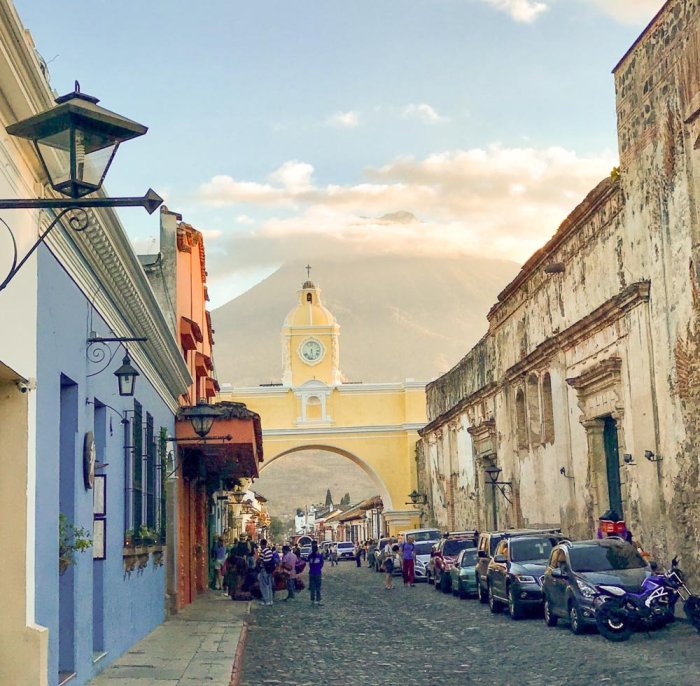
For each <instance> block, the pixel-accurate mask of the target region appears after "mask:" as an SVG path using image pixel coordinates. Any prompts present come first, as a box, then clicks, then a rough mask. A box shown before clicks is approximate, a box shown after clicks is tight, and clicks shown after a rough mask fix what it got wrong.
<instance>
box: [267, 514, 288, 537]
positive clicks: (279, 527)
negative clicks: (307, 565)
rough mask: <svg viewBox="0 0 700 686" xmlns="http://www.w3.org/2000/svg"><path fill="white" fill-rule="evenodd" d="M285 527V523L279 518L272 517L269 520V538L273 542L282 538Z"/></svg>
mask: <svg viewBox="0 0 700 686" xmlns="http://www.w3.org/2000/svg"><path fill="white" fill-rule="evenodd" d="M286 529H287V527H286V526H285V523H284V522H283V521H282V520H281V519H280V518H279V517H272V518H271V519H270V529H269V532H270V538H271V539H272V540H274V541H279V540H280V539H282V538H283V537H284V534H285V533H286Z"/></svg>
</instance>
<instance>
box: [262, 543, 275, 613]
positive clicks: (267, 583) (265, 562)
mask: <svg viewBox="0 0 700 686" xmlns="http://www.w3.org/2000/svg"><path fill="white" fill-rule="evenodd" d="M272 555H273V550H272V548H268V546H267V541H266V540H265V539H264V538H263V539H261V541H260V557H259V558H258V562H259V564H260V572H259V574H258V583H259V584H260V594H261V595H262V603H263V605H272V602H273V598H274V591H273V590H272V574H273V572H274V571H275V567H276V566H277V565H276V564H275V561H274V559H273V557H272Z"/></svg>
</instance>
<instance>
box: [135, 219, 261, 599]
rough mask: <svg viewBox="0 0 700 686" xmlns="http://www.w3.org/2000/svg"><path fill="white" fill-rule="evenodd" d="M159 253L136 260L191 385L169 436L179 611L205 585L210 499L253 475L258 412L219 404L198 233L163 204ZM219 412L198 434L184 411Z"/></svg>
mask: <svg viewBox="0 0 700 686" xmlns="http://www.w3.org/2000/svg"><path fill="white" fill-rule="evenodd" d="M160 217H161V228H160V252H159V253H158V254H157V255H147V256H143V257H142V258H141V261H142V264H143V266H144V268H145V270H146V273H147V274H148V275H149V278H150V281H151V285H152V286H153V289H154V291H155V292H156V295H157V296H158V298H159V300H160V301H161V305H162V307H163V309H164V311H165V312H166V313H167V315H168V317H169V318H170V321H171V323H172V330H173V333H174V335H175V337H176V339H177V340H178V342H179V344H180V348H181V350H182V355H183V358H184V360H185V362H186V364H187V367H188V369H189V371H190V375H191V384H190V387H189V389H188V391H187V393H186V394H184V395H183V396H182V398H181V405H182V407H181V410H180V412H179V413H178V417H177V421H176V424H175V437H174V438H173V439H171V445H172V449H171V454H172V458H173V460H172V463H173V465H174V469H172V474H171V476H170V477H169V479H168V481H167V486H166V488H167V502H168V528H167V544H168V550H169V551H172V552H171V554H170V555H169V559H168V589H167V592H168V596H169V597H168V605H169V609H170V611H171V612H178V611H179V610H180V609H182V608H183V607H184V606H185V605H187V604H189V603H191V602H192V601H193V600H194V598H195V597H196V596H197V595H198V594H199V593H201V592H203V591H204V590H206V589H207V588H208V586H209V583H210V549H211V544H212V533H211V531H210V526H209V513H210V511H211V509H212V496H213V494H214V493H215V492H221V491H222V490H225V489H226V488H233V485H234V484H236V483H238V482H240V480H241V479H246V478H251V477H255V476H257V475H258V464H259V462H261V461H262V456H263V451H262V429H261V425H260V417H259V415H257V414H256V413H254V412H251V411H250V410H248V409H247V407H246V406H245V405H244V404H242V403H228V402H226V403H217V402H216V398H217V395H218V391H219V384H218V382H217V380H216V375H215V370H214V361H213V352H212V350H213V345H214V340H213V335H212V334H213V332H212V328H211V317H210V314H209V311H208V310H207V301H208V299H209V298H208V294H207V281H206V277H207V273H206V257H205V251H204V239H203V236H202V233H201V232H200V231H198V230H197V229H195V228H194V227H192V226H191V225H190V224H187V223H185V222H183V221H182V216H181V215H179V214H176V213H174V212H171V211H170V210H168V209H167V208H166V207H162V208H161V213H160ZM201 401H205V402H206V403H208V404H209V405H211V406H212V407H213V408H214V410H215V412H217V413H218V416H217V417H216V418H215V420H214V424H213V427H212V429H211V430H210V432H209V434H208V435H207V436H206V437H204V438H201V437H200V436H198V435H197V434H196V433H195V432H194V430H193V428H192V425H191V423H190V421H189V420H188V419H187V417H186V414H187V409H188V408H189V407H192V406H194V405H196V404H197V403H198V402H201Z"/></svg>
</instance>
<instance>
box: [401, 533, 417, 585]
mask: <svg viewBox="0 0 700 686" xmlns="http://www.w3.org/2000/svg"><path fill="white" fill-rule="evenodd" d="M414 541H415V539H414V538H413V536H409V537H408V539H406V540H405V541H404V542H403V545H402V546H401V572H402V574H403V585H404V586H415V585H416V584H415V583H414V582H415V565H416V544H415V542H414Z"/></svg>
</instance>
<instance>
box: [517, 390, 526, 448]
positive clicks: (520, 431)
mask: <svg viewBox="0 0 700 686" xmlns="http://www.w3.org/2000/svg"><path fill="white" fill-rule="evenodd" d="M526 422H527V413H526V412H525V391H523V389H522V388H519V389H518V392H517V393H516V394H515V428H516V432H517V442H518V448H527V424H526Z"/></svg>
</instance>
